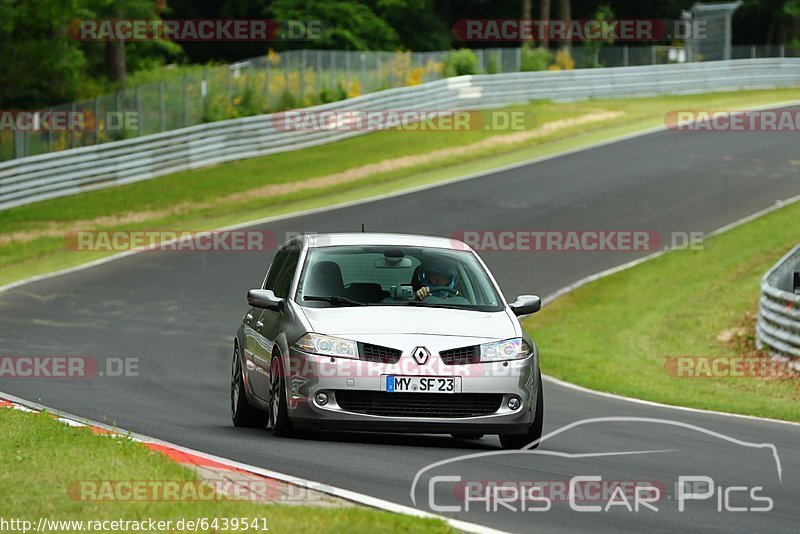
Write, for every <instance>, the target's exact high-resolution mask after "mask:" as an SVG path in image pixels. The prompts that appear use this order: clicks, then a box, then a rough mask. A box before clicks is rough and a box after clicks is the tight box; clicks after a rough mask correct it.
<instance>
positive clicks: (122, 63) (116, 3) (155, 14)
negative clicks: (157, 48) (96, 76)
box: [93, 0, 169, 85]
mask: <svg viewBox="0 0 800 534" xmlns="http://www.w3.org/2000/svg"><path fill="white" fill-rule="evenodd" d="M93 2H94V3H95V9H94V11H95V13H96V15H97V17H98V18H100V19H146V20H160V19H159V15H160V14H161V13H162V12H163V11H164V10H166V8H167V6H166V1H165V0H160V1H158V2H154V1H153V0H93ZM154 42H157V41H154ZM163 44H164V45H165V46H167V47H168V46H169V45H168V44H167V43H163ZM104 45H105V74H106V76H107V77H108V79H109V80H110V81H111V82H112V83H116V84H118V85H125V79H126V76H127V72H128V71H127V64H126V57H125V48H126V47H125V41H120V40H109V41H106V42H105V43H104Z"/></svg>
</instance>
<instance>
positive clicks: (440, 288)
mask: <svg viewBox="0 0 800 534" xmlns="http://www.w3.org/2000/svg"><path fill="white" fill-rule="evenodd" d="M420 267H421V269H420V272H419V281H420V284H422V287H420V288H419V289H418V290H417V292H416V296H417V300H423V299H425V298H428V297H430V296H434V297H438V298H448V297H455V296H458V291H457V290H456V289H455V287H456V282H457V281H458V271H457V270H456V268H455V266H454V265H451V264H448V263H445V262H442V261H430V260H429V261H427V262H425V263H423V264H422V265H421V266H420Z"/></svg>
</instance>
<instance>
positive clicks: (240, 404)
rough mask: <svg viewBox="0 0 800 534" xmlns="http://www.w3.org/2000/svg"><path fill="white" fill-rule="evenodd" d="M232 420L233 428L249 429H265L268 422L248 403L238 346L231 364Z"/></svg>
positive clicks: (263, 414) (263, 415)
mask: <svg viewBox="0 0 800 534" xmlns="http://www.w3.org/2000/svg"><path fill="white" fill-rule="evenodd" d="M231 420H232V421H233V426H237V427H247V428H258V427H261V428H264V425H265V424H266V422H267V419H266V414H265V413H264V412H262V411H261V410H258V409H256V408H253V407H252V406H250V403H249V402H247V394H246V393H245V389H244V377H243V376H242V360H241V359H240V358H239V346H238V345H237V346H235V347H234V348H233V362H232V363H231Z"/></svg>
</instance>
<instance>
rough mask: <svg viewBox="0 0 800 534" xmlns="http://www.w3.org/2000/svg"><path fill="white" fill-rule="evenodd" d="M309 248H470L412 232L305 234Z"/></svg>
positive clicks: (456, 241) (458, 243) (446, 239)
mask: <svg viewBox="0 0 800 534" xmlns="http://www.w3.org/2000/svg"><path fill="white" fill-rule="evenodd" d="M305 237H306V238H307V240H308V246H309V248H320V247H332V246H347V245H355V246H359V245H364V246H392V247H434V248H446V249H451V250H470V248H469V247H468V246H467V245H465V244H464V243H463V242H462V241H459V240H458V239H454V238H452V239H451V238H447V237H436V236H426V235H413V234H383V233H355V232H353V233H337V234H307V235H306V236H305Z"/></svg>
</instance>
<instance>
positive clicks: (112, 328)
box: [0, 132, 800, 532]
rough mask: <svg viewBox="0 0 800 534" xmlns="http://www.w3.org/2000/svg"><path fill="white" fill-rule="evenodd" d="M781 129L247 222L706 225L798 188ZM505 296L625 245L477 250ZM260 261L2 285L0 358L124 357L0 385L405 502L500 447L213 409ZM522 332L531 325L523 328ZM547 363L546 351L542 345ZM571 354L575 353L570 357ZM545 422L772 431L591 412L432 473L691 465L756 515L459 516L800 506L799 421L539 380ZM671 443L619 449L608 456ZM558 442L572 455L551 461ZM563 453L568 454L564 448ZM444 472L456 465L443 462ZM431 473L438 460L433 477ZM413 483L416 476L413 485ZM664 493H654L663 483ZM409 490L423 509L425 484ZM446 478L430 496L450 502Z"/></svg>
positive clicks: (622, 149)
mask: <svg viewBox="0 0 800 534" xmlns="http://www.w3.org/2000/svg"><path fill="white" fill-rule="evenodd" d="M797 158H798V144H797V140H796V138H795V136H793V135H791V134H785V133H776V134H766V133H759V134H756V133H727V134H725V133H713V134H712V133H703V134H690V133H682V132H659V133H654V134H649V135H646V136H642V137H638V138H634V139H631V140H627V141H624V142H619V143H614V144H610V145H607V146H603V147H599V148H594V149H589V150H586V151H583V152H579V153H577V154H572V155H569V156H565V157H558V158H554V159H551V160H547V161H543V162H540V163H537V164H534V165H528V166H524V167H520V168H517V169H513V170H508V171H503V172H498V173H494V174H490V175H487V176H483V177H480V178H476V179H472V180H468V181H463V182H458V183H454V184H449V185H443V186H440V187H435V188H431V189H428V190H424V191H418V192H414V193H410V194H407V195H402V196H397V197H393V198H389V199H384V200H379V201H375V202H370V203H366V204H361V205H358V206H351V207H348V208H344V209H335V210H330V211H326V212H321V213H315V214H308V215H303V216H298V217H292V218H286V219H282V220H280V221H275V222H272V223H268V224H266V225H262V226H259V227H258V228H260V229H265V230H270V231H272V232H275V233H276V234H277V235H279V236H282V235H284V234H286V233H289V232H301V231H305V232H308V231H316V232H332V231H358V230H359V229H360V227H361V224H362V223H364V224H366V227H367V228H368V229H369V230H370V231H392V232H404V233H405V232H407V233H422V234H436V235H445V236H447V235H452V234H453V233H454V232H458V231H464V230H476V229H534V228H535V229H551V230H567V229H574V230H579V229H594V230H608V229H637V230H640V229H644V230H653V231H660V232H669V231H680V232H694V231H704V232H707V231H711V230H714V229H716V228H718V227H720V226H723V225H725V224H728V223H730V222H732V221H734V220H736V219H738V218H740V217H743V216H746V215H748V214H751V213H754V212H756V211H758V210H760V209H763V208H765V207H768V206H770V205H772V204H773V203H774V202H775V201H776V200H779V199H784V198H788V197H790V196H794V195H797V194H800V167H798V166H796V165H795V164H793V163H792V160H796V159H797ZM482 256H483V257H484V259H485V260H486V262H487V263H488V264H489V267H490V268H491V269H492V271H493V273H494V274H495V276H496V278H497V279H498V281H499V282H500V285H501V286H502V288H503V290H504V292H505V294H506V297H508V298H513V296H515V295H516V294H518V293H527V292H535V293H539V294H542V295H544V294H548V293H551V292H553V291H554V290H556V289H558V288H559V287H562V286H564V285H567V284H569V283H571V282H573V281H575V280H576V279H579V278H581V277H584V276H587V275H589V274H592V273H595V272H598V271H601V270H603V269H606V268H609V267H612V266H615V265H619V264H622V263H625V262H627V261H630V260H631V259H634V258H636V257H638V256H637V255H636V254H628V253H553V252H542V253H524V252H523V253H512V252H501V253H485V254H482ZM270 259H271V254H259V253H229V254H221V253H175V252H146V253H141V254H135V255H131V256H127V257H124V258H121V259H119V260H116V261H113V262H109V263H105V264H103V265H100V266H97V267H94V268H91V269H87V270H81V271H77V272H73V273H69V274H64V275H61V276H57V277H54V278H49V279H45V280H40V281H37V282H34V283H31V284H27V285H24V286H21V287H18V288H14V289H11V290H9V291H7V292H5V293H2V294H0V309H2V316H0V354H3V355H25V354H50V355H62V354H72V355H75V354H82V355H89V356H94V357H97V358H107V357H138V358H139V359H140V370H139V373H140V376H139V377H136V378H108V377H106V378H101V377H97V378H91V379H59V380H54V379H51V380H46V379H14V380H12V379H0V391H5V392H8V393H11V394H14V395H17V396H19V397H22V398H25V399H29V400H31V401H36V402H40V403H42V404H45V405H48V406H52V407H55V408H59V409H63V410H64V411H67V412H70V413H73V414H76V415H80V416H83V417H87V418H90V419H94V420H99V421H103V422H108V423H115V424H118V425H119V426H121V427H123V428H127V429H130V430H133V431H135V432H139V433H142V434H146V435H150V436H154V437H157V438H161V439H164V440H167V441H170V442H173V443H176V444H179V445H183V446H186V447H192V448H195V449H200V450H203V451H206V452H209V453H212V454H216V455H220V456H224V457H228V458H232V459H234V460H237V461H241V462H244V463H248V464H253V465H259V466H263V467H267V468H269V469H273V470H275V471H280V472H284V473H289V474H292V475H296V476H301V477H305V478H308V479H311V480H318V481H320V482H324V483H328V484H331V485H335V486H339V487H343V488H346V489H351V490H354V491H358V492H361V493H366V494H370V495H374V496H376V497H381V498H384V499H387V500H390V501H395V502H398V503H401V504H404V505H410V504H411V499H410V495H409V491H410V489H411V481H412V479H413V477H414V475H415V474H416V472H417V471H418V470H419V469H421V468H423V467H424V466H426V465H427V464H430V463H432V462H436V461H441V460H445V459H448V458H452V457H454V456H459V455H462V454H469V453H478V452H482V451H495V450H497V445H498V443H497V440H496V438H495V437H487V438H485V439H483V440H481V441H477V442H468V441H460V442H459V441H454V440H452V439H450V438H446V437H443V436H412V435H370V434H330V435H326V434H320V435H316V436H313V437H311V438H310V439H305V440H286V439H279V438H274V437H272V436H271V435H270V434H267V433H265V432H264V431H258V430H242V429H234V428H233V427H232V426H231V424H230V417H229V412H228V409H229V408H228V402H229V400H228V365H229V359H230V349H231V340H232V336H233V332H234V330H235V328H236V325H237V322H238V320H239V318H240V316H241V314H242V313H243V311H244V295H245V293H246V291H247V290H248V289H249V288H250V287H253V286H257V285H258V284H259V283H260V281H261V279H262V277H263V272H264V270H265V268H266V266H267V265H268V263H269V261H270ZM533 337H534V339H536V337H535V333H534V335H533ZM541 350H542V358H544V359H546V358H547V347H541ZM576 357H579V356H576ZM545 396H546V414H545V433H547V432H551V431H553V430H555V429H557V428H559V427H562V426H564V425H567V424H570V423H573V422H575V421H579V420H582V419H585V418H592V417H609V416H618V417H638V418H661V419H669V420H673V421H680V422H682V423H686V424H688V425H696V426H698V427H702V428H705V429H708V430H711V431H713V432H716V433H719V434H723V435H726V436H731V437H733V438H736V439H738V440H741V441H747V442H755V443H764V442H770V443H773V444H774V445H775V447H776V449H777V452H778V454H779V455H780V460H781V463H782V469H783V471H782V480H779V479H778V478H777V476H776V474H775V473H776V469H775V462H774V459H773V457H772V456H771V455H770V454H764V453H763V452H761V451H754V450H751V449H748V448H746V447H742V446H740V445H736V444H733V443H731V442H725V441H724V440H720V439H718V438H715V437H713V436H711V435H708V434H705V433H701V432H696V431H692V430H690V429H688V428H677V427H675V426H672V425H667V424H658V423H647V424H645V423H642V422H638V423H635V422H623V421H620V422H617V423H604V424H597V425H592V426H591V428H589V427H588V426H585V427H581V428H576V429H573V430H574V432H573V431H572V430H571V431H570V432H566V433H562V434H559V435H557V436H555V437H553V438H552V439H551V440H548V441H547V443H546V445H543V446H542V449H543V450H544V451H551V452H558V453H561V454H562V455H561V456H558V455H555V454H553V455H547V454H542V455H536V456H532V455H519V454H517V455H514V454H512V455H500V456H494V457H487V458H478V459H474V460H470V461H465V462H458V468H457V469H454V470H451V472H447V473H443V474H459V475H461V476H462V477H463V478H464V479H469V480H483V479H494V480H497V479H499V480H531V479H536V480H550V481H556V483H557V482H563V481H565V480H568V478H569V477H571V476H575V475H594V474H598V475H602V476H603V477H604V478H605V479H607V480H655V481H659V482H662V483H663V484H664V486H665V487H669V485H670V484H671V483H672V482H673V481H674V480H676V479H677V476H679V475H682V474H683V475H687V474H705V475H709V476H712V477H713V478H714V480H715V481H717V483H718V484H724V485H726V486H729V485H732V484H734V483H736V480H738V481H739V482H742V481H744V482H745V483H747V484H748V485H750V486H754V485H758V486H763V487H764V490H765V492H766V493H767V494H768V495H770V497H771V498H772V499H773V500H774V509H773V510H772V511H770V512H767V513H753V512H751V513H731V512H727V513H719V512H717V510H716V505H717V503H716V501H715V499H711V500H709V501H708V502H703V503H699V502H698V503H696V504H695V503H692V506H690V507H689V509H688V510H687V511H686V512H679V511H678V509H677V505H676V504H675V503H668V502H666V503H664V505H663V506H660V508H661V509H660V510H659V512H652V513H650V512H647V511H640V512H638V513H631V512H627V510H624V509H623V508H622V507H615V509H614V510H613V511H609V512H599V513H579V512H576V511H574V510H571V509H570V508H569V506H568V505H567V504H566V503H555V504H554V505H553V508H552V509H551V510H549V511H547V512H539V513H534V512H524V513H523V512H512V511H510V510H499V511H497V512H494V511H489V512H487V511H486V510H485V509H481V508H480V507H473V508H472V509H471V510H470V511H468V512H460V513H454V514H452V515H454V516H458V517H459V518H460V519H464V520H467V521H472V522H475V523H479V524H483V525H487V526H491V527H495V528H499V529H503V530H510V531H515V532H526V531H533V530H544V531H548V532H549V531H574V530H576V529H582V530H583V529H592V530H594V531H604V532H605V531H608V532H611V531H620V530H629V531H634V530H635V531H641V530H645V529H647V530H649V531H675V530H677V529H687V530H688V529H691V530H697V529H698V528H701V529H703V530H719V531H730V530H737V531H740V530H748V531H750V530H764V531H771V532H778V531H786V532H789V531H794V529H795V528H796V519H797V515H796V503H797V502H798V500H800V458H798V457H797V443H798V438H800V428H796V427H792V426H788V425H778V424H773V423H769V422H764V421H753V420H745V419H737V418H729V417H721V416H716V415H713V414H699V413H688V412H679V411H674V410H670V409H666V408H658V407H652V406H646V405H641V404H634V403H629V402H625V401H622V400H617V399H609V398H601V397H598V396H595V395H592V394H588V393H583V392H579V391H574V390H571V389H567V388H563V387H560V386H557V385H555V384H553V383H547V382H546V383H545ZM652 450H669V451H670V452H661V453H644V454H637V455H620V456H583V457H581V456H580V455H590V454H596V453H607V452H620V451H627V452H631V451H652ZM564 455H572V456H571V457H570V456H564ZM575 455H579V456H575ZM454 465H455V464H454ZM437 474H439V473H437ZM423 486H424V487H427V484H424V485H423ZM670 493H671V492H670ZM418 495H419V496H420V497H421V498H418V499H417V503H418V504H420V506H421V507H423V508H426V509H427V508H428V506H427V503H428V496H427V494H426V493H425V492H424V491H423V492H421V493H419V494H418ZM452 497H453V491H452V488H450V487H448V486H446V485H442V486H440V487H437V488H436V490H435V499H436V502H440V503H444V504H453V503H457V502H458V500H453V499H452Z"/></svg>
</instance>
